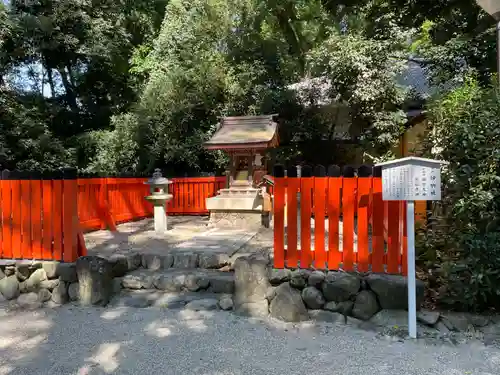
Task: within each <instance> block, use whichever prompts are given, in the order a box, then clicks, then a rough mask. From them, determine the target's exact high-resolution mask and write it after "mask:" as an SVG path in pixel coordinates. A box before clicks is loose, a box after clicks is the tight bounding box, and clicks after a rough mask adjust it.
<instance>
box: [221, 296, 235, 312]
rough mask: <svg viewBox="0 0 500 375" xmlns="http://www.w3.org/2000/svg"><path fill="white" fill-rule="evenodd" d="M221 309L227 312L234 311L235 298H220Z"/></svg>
mask: <svg viewBox="0 0 500 375" xmlns="http://www.w3.org/2000/svg"><path fill="white" fill-rule="evenodd" d="M219 307H220V308H221V310H224V311H227V310H232V309H233V297H232V296H231V295H230V294H224V295H223V296H222V297H220V298H219Z"/></svg>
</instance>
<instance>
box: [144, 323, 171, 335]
mask: <svg viewBox="0 0 500 375" xmlns="http://www.w3.org/2000/svg"><path fill="white" fill-rule="evenodd" d="M145 331H146V333H147V334H148V335H150V336H154V337H158V338H164V337H168V336H171V335H172V334H173V332H172V326H170V325H169V324H164V323H161V322H152V323H150V324H148V326H147V327H146V329H145Z"/></svg>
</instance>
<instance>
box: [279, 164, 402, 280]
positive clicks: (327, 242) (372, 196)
mask: <svg viewBox="0 0 500 375" xmlns="http://www.w3.org/2000/svg"><path fill="white" fill-rule="evenodd" d="M315 174H316V173H315ZM335 174H337V176H336V177H326V176H325V174H324V173H319V175H320V176H321V175H322V176H323V177H302V178H297V177H275V185H274V267H275V268H284V267H289V268H311V267H312V268H316V269H328V270H338V269H342V270H345V271H352V270H357V271H360V272H367V271H372V272H386V273H391V274H406V240H407V239H406V223H405V222H406V220H405V218H406V214H405V209H406V205H405V204H404V203H403V202H384V201H383V200H382V181H381V178H380V177H372V176H367V177H342V176H340V175H338V173H333V175H335ZM276 175H278V176H279V175H280V173H279V172H278V173H276ZM303 175H304V174H303ZM281 176H282V174H281ZM289 176H290V174H289ZM298 193H300V194H298ZM298 197H299V198H300V202H299V201H298ZM313 198H314V199H313Z"/></svg>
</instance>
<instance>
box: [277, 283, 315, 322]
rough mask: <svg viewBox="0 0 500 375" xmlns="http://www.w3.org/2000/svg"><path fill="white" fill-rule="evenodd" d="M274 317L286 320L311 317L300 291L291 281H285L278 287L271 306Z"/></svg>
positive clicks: (299, 319)
mask: <svg viewBox="0 0 500 375" xmlns="http://www.w3.org/2000/svg"><path fill="white" fill-rule="evenodd" d="M269 311H270V314H271V316H272V317H273V318H276V319H280V320H283V321H285V322H300V321H304V320H308V319H309V314H308V313H307V309H306V306H305V305H304V301H303V300H302V296H301V295H300V292H299V291H298V290H297V289H295V288H292V287H291V286H290V284H289V283H283V284H281V285H280V286H278V287H277V288H276V296H275V297H274V298H273V300H272V301H271V305H270V307H269Z"/></svg>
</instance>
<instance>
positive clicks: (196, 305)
mask: <svg viewBox="0 0 500 375" xmlns="http://www.w3.org/2000/svg"><path fill="white" fill-rule="evenodd" d="M185 308H186V309H187V310H194V311H204V310H216V309H217V308H218V301H217V300H216V299H215V298H204V299H195V300H194V301H191V302H188V303H187V304H186V307H185Z"/></svg>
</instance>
